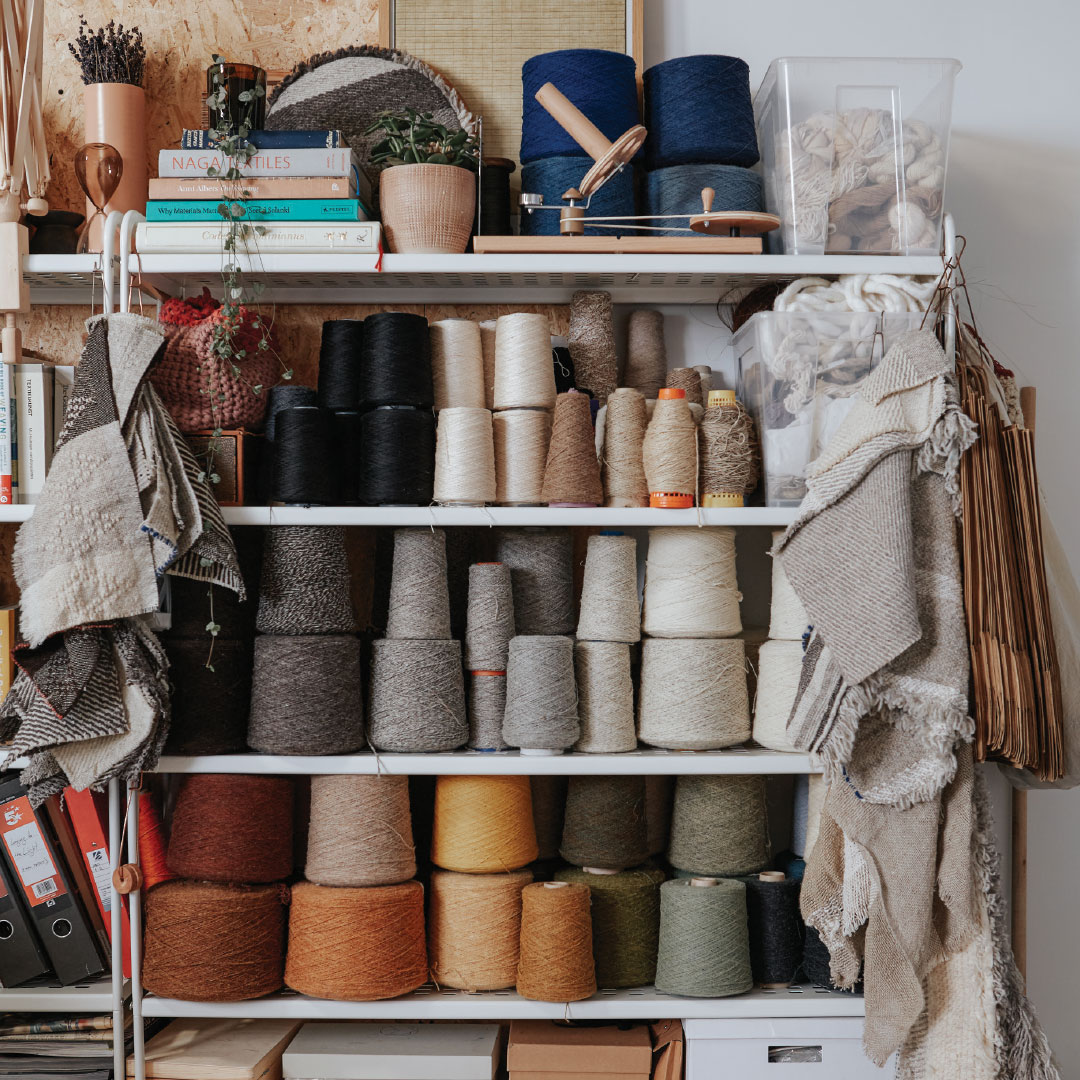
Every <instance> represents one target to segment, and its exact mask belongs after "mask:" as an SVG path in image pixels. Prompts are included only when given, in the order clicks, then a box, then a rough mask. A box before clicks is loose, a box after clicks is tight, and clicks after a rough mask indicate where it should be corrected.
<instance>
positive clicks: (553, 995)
mask: <svg viewBox="0 0 1080 1080" xmlns="http://www.w3.org/2000/svg"><path fill="white" fill-rule="evenodd" d="M591 903H592V894H591V892H590V890H589V887H588V886H587V885H580V884H571V883H569V882H563V881H545V882H542V883H540V882H537V883H536V884H533V885H526V886H525V888H524V889H523V890H522V893H521V956H520V959H519V961H518V976H517V991H518V993H519V994H520V995H521V996H522V997H523V998H529V1000H531V1001H581V1000H583V999H584V998H587V997H592V995H593V994H595V993H596V968H595V966H594V962H593V944H592V916H591V914H590V906H591Z"/></svg>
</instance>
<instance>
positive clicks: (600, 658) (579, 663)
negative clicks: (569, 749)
mask: <svg viewBox="0 0 1080 1080" xmlns="http://www.w3.org/2000/svg"><path fill="white" fill-rule="evenodd" d="M574 669H575V671H576V673H577V687H578V715H579V717H580V719H581V738H579V739H578V741H577V742H576V743H575V744H574V749H575V750H577V751H579V752H581V753H585V754H625V753H628V752H629V751H631V750H636V749H637V735H636V733H635V730H634V680H633V678H632V677H631V675H630V646H629V645H626V644H624V643H623V642H621V641H579V642H577V644H575V645H574Z"/></svg>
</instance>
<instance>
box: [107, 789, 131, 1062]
mask: <svg viewBox="0 0 1080 1080" xmlns="http://www.w3.org/2000/svg"><path fill="white" fill-rule="evenodd" d="M109 855H110V856H111V857H110V860H109V861H110V863H111V870H112V873H113V874H115V873H116V871H117V870H119V869H120V862H121V857H122V856H121V851H120V781H119V780H110V781H109ZM109 889H110V890H111V892H110V897H109V925H110V927H111V931H110V933H111V937H112V999H113V1008H112V1014H113V1076H114V1077H116V1078H117V1080H122V1078H123V1076H124V1075H125V1069H126V1066H127V1060H126V1059H127V1053H126V1052H125V1046H126V1042H125V1038H124V1033H125V1031H126V1025H125V1023H124V951H123V929H122V927H121V922H120V919H121V913H120V909H121V903H120V896H119V894H118V893H117V892H116V890H115V889H114V888H113V884H112V876H110V878H109Z"/></svg>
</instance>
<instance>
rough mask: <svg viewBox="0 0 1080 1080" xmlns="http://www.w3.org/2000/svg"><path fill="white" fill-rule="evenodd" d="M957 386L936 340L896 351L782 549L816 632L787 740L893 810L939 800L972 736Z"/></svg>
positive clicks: (835, 442)
mask: <svg viewBox="0 0 1080 1080" xmlns="http://www.w3.org/2000/svg"><path fill="white" fill-rule="evenodd" d="M949 371H950V367H949V363H948V361H947V359H946V357H945V354H944V352H943V351H942V349H941V347H940V345H939V344H938V342H937V339H936V338H935V337H934V335H933V334H932V333H931V332H930V331H911V332H909V333H907V334H904V335H902V336H901V337H900V338H899V339H898V341H897V342H896V343H895V344H894V345H893V347H892V348H891V349H890V350H889V352H888V353H887V354H886V356H885V357H884V358H883V360H882V361H881V363H880V364H879V365H878V367H877V368H876V370H875V371H874V372H873V373H872V374H871V375H870V376H869V378H868V379H867V380H866V382H865V384H864V385H863V388H862V390H861V392H860V394H859V397H858V399H857V400H856V403H855V405H854V406H853V407H852V410H851V412H850V413H849V414H848V417H847V419H846V420H845V421H844V423H843V424H842V425H841V427H840V428H839V429H838V431H837V433H836V435H835V436H834V438H833V439H832V440H831V441H830V443H829V445H828V446H827V447H826V449H825V452H824V453H823V454H822V456H821V457H820V458H819V459H818V460H817V461H816V462H814V463H813V465H812V466H811V472H810V475H809V477H808V480H807V495H806V498H805V499H804V500H803V503H802V506H801V507H800V509H799V513H798V516H797V518H796V520H795V522H794V523H793V524H792V525H791V527H790V528H789V529H788V531H787V533H786V534H785V535H784V537H783V538H781V540H780V541H779V542H778V544H777V546H776V555H777V557H778V558H779V559H780V561H781V563H782V565H783V568H784V570H785V572H786V573H787V576H788V579H789V580H790V581H791V584H792V586H793V588H794V589H795V592H796V593H797V595H798V597H799V599H800V600H801V601H802V603H803V605H804V606H805V608H806V611H807V614H808V616H809V619H810V622H811V624H812V626H813V634H812V637H811V640H810V642H809V644H808V647H807V650H806V655H805V657H804V660H803V671H802V677H801V681H800V685H799V689H798V693H797V696H796V700H795V704H794V706H793V708H792V712H791V716H790V719H789V721H788V734H789V736H790V737H791V739H792V742H793V743H794V745H795V746H796V747H798V748H799V749H803V750H808V751H810V752H812V753H814V754H816V755H818V756H819V757H820V758H821V760H822V761H823V762H824V764H825V767H826V769H827V771H828V772H829V774H830V775H831V776H833V777H834V778H835V777H840V776H841V775H842V776H845V777H847V778H848V779H849V780H850V782H851V783H853V784H854V785H855V787H856V788H857V790H858V793H859V795H860V796H861V797H862V798H864V799H867V800H869V801H871V802H877V803H884V804H888V805H892V806H897V807H905V806H910V805H912V804H913V803H916V802H919V801H922V800H925V799H929V798H932V797H934V796H935V795H936V794H937V793H939V792H940V791H941V790H942V788H943V787H944V786H945V784H947V783H948V782H949V780H950V779H951V778H952V776H953V774H954V773H955V770H956V756H955V748H956V746H957V744H958V743H959V742H961V741H963V740H964V739H967V738H970V736H971V733H972V723H971V720H970V717H969V716H968V708H967V684H968V663H969V660H968V644H967V632H966V628H965V625H964V611H963V592H962V586H961V579H960V559H959V549H958V544H957V536H956V528H957V526H956V515H957V512H958V510H959V486H958V479H957V469H958V466H959V460H960V455H961V453H962V452H963V450H964V449H965V448H966V447H967V446H969V445H970V444H971V443H972V442H973V441H974V439H975V430H974V425H973V424H972V423H971V421H970V420H968V418H967V417H966V416H964V415H963V413H962V412H960V410H959V407H958V404H957V400H956V394H955V390H954V388H953V386H952V383H951V379H950V376H949ZM857 736H858V737H857Z"/></svg>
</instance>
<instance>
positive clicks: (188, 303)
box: [150, 289, 279, 432]
mask: <svg viewBox="0 0 1080 1080" xmlns="http://www.w3.org/2000/svg"><path fill="white" fill-rule="evenodd" d="M159 318H160V320H161V322H162V323H164V324H165V327H166V330H165V336H166V344H165V353H164V355H163V356H162V358H161V360H159V361H158V363H157V364H156V365H155V366H154V369H153V370H152V371H151V373H150V379H151V381H152V382H153V384H154V389H156V390H157V392H158V394H159V395H160V396H161V400H162V401H163V402H164V404H165V407H166V408H167V409H168V410H169V412H171V413H172V416H173V419H174V420H175V421H176V423H177V426H178V427H179V428H180V430H181V431H185V432H186V431H205V430H206V429H207V428H214V427H219V428H246V429H247V430H248V431H261V430H262V428H263V424H264V422H265V420H266V401H267V391H268V390H269V389H270V387H271V386H272V385H273V384H274V383H276V382H277V379H278V374H279V372H278V359H277V349H276V347H274V341H273V333H272V332H271V348H270V349H260V348H259V347H258V346H259V339H260V337H261V332H260V330H259V328H258V327H256V326H255V325H254V324H255V320H256V318H257V316H256V315H255V314H254V312H251V311H248V310H246V309H245V308H241V309H240V315H239V317H238V319H239V323H238V329H237V331H236V333H235V335H234V338H233V340H234V343H235V349H236V351H237V352H241V351H243V352H245V353H246V355H245V356H242V357H240V358H238V359H237V358H235V357H234V358H233V359H230V360H223V359H222V358H221V357H219V356H215V355H214V352H213V347H214V330H215V328H216V327H217V326H218V325H219V324H220V323H221V321H222V319H223V318H224V315H223V314H222V312H221V305H220V304H219V303H218V302H217V301H216V300H215V299H214V298H213V297H212V296H211V295H210V290H209V289H203V294H202V296H199V297H194V298H192V299H189V300H175V299H170V300H166V301H165V302H164V303H163V304H162V305H161V315H160V316H159ZM234 365H235V366H236V367H238V368H239V369H240V374H239V375H236V374H234V373H233V366H234ZM253 386H262V387H263V390H262V392H261V393H258V394H255V393H253V392H252V387H253ZM214 402H216V403H217V408H216V409H214V408H212V407H211V406H212V404H213V403H214Z"/></svg>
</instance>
